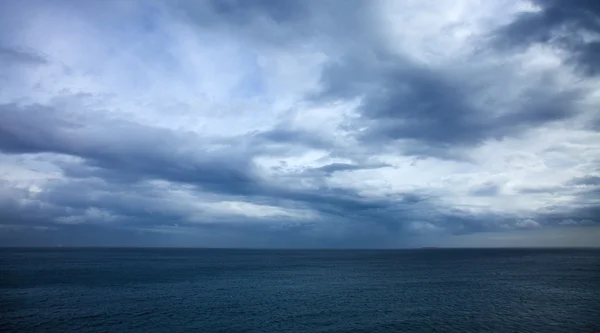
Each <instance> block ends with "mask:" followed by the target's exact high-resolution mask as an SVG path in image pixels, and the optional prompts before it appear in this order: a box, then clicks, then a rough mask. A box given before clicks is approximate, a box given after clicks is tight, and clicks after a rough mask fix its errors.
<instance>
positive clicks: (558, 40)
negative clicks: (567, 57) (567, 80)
mask: <svg viewBox="0 0 600 333" xmlns="http://www.w3.org/2000/svg"><path fill="white" fill-rule="evenodd" d="M534 3H535V4H536V5H538V6H540V7H541V10H540V11H539V12H533V13H526V14H523V15H521V17H519V18H518V19H517V20H516V21H515V22H513V23H512V24H510V25H509V26H507V27H503V28H502V29H501V31H500V32H499V34H498V35H496V36H495V40H496V43H497V44H498V45H500V46H502V47H507V46H508V47H513V46H522V45H529V44H532V43H552V44H554V45H556V46H558V47H561V48H562V49H564V50H567V51H568V52H570V53H571V61H572V62H573V63H575V64H576V65H577V66H579V67H580V68H581V69H582V71H583V73H586V74H588V75H597V74H600V72H599V70H598V68H600V42H598V41H597V40H593V39H591V40H590V39H587V38H585V37H584V34H585V33H592V34H596V35H597V36H598V34H600V21H599V20H598V18H599V17H600V4H599V3H598V1H595V0H576V1H560V0H535V1H534Z"/></svg>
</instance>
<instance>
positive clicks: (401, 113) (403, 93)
mask: <svg viewBox="0 0 600 333" xmlns="http://www.w3.org/2000/svg"><path fill="white" fill-rule="evenodd" d="M322 83H323V87H324V88H323V91H322V92H321V94H320V96H319V97H318V100H323V99H325V100H327V99H338V98H349V97H350V96H363V101H362V105H361V106H360V111H361V118H360V119H359V121H358V122H357V123H356V126H357V127H363V126H365V125H367V129H366V130H365V131H364V132H362V133H361V137H362V139H363V140H364V141H365V142H368V143H372V144H380V143H387V142H390V141H393V140H397V139H405V140H412V141H414V142H416V143H417V144H416V146H420V147H421V148H418V149H415V148H414V147H413V148H412V149H408V150H407V151H405V153H412V152H414V153H415V154H416V155H422V154H426V153H431V154H434V156H437V157H442V158H443V157H446V156H447V154H448V149H447V148H451V147H453V146H457V147H460V146H466V147H469V146H475V145H478V144H480V143H482V142H483V141H485V140H487V139H502V138H504V137H506V136H510V135H514V134H518V133H520V132H522V131H524V130H527V129H530V128H532V127H536V126H541V125H544V124H546V123H551V122H555V121H559V120H563V119H566V118H570V117H573V116H575V115H576V114H577V113H578V110H577V108H576V106H575V102H577V101H578V100H579V99H580V97H581V95H582V93H583V92H581V91H578V90H564V91H560V90H558V89H554V85H553V83H552V81H551V80H550V81H548V82H546V85H545V86H544V87H539V88H537V89H530V90H529V91H524V96H523V97H522V99H521V102H520V103H519V105H517V109H515V110H511V112H508V113H505V114H501V115H492V114H490V113H489V111H487V110H482V109H481V108H480V107H477V106H475V105H474V104H473V101H472V100H471V98H472V97H473V96H476V95H477V93H478V91H480V93H481V94H483V93H485V92H484V91H483V88H485V87H477V86H473V84H472V83H471V82H469V81H464V80H460V79H457V78H452V77H449V76H448V75H446V74H444V73H441V72H436V71H434V70H431V69H428V68H425V67H422V66H420V65H416V64H413V63H411V62H410V61H408V60H406V59H402V58H400V57H398V56H396V55H390V54H385V53H382V54H380V55H378V56H376V57H373V56H372V55H371V54H365V55H364V56H363V57H360V56H359V55H357V54H355V55H353V56H352V57H349V58H345V59H343V60H342V61H338V62H336V63H334V64H331V65H330V67H329V68H328V69H326V70H325V72H324V73H323V77H322ZM436 148H438V149H436ZM439 148H443V149H442V150H441V151H440V150H439ZM439 153H441V154H439Z"/></svg>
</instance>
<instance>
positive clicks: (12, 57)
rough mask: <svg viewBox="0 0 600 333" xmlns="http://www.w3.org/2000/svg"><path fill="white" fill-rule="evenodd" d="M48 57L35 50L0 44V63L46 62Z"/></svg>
mask: <svg viewBox="0 0 600 333" xmlns="http://www.w3.org/2000/svg"><path fill="white" fill-rule="evenodd" d="M47 62H48V60H47V59H46V57H44V56H42V55H40V54H38V53H37V52H34V51H27V50H21V49H15V48H10V47H6V46H2V45H0V64H2V65H3V66H10V65H12V64H14V63H26V64H45V63H47Z"/></svg>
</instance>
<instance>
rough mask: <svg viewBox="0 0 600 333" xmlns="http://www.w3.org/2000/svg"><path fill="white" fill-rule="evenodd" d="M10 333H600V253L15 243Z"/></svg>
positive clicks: (3, 313) (8, 257)
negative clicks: (47, 246)
mask: <svg viewBox="0 0 600 333" xmlns="http://www.w3.org/2000/svg"><path fill="white" fill-rule="evenodd" d="M0 332H544V333H549V332H600V250H592V249H590V250H583V249H582V250H563V249H560V250H558V249H485V250H484V249H468V250H467V249H429V250H425V249H423V250H389V251H388V250H373V251H371V250H211V249H118V248H114V249H112V248H73V249H67V248H52V249H23V248H21V249H8V248H6V249H0Z"/></svg>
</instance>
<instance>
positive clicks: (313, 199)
mask: <svg viewBox="0 0 600 333" xmlns="http://www.w3.org/2000/svg"><path fill="white" fill-rule="evenodd" d="M342 2H343V3H342ZM0 13H1V14H0V22H2V23H0V181H1V183H2V187H1V188H0V242H2V244H4V245H58V244H65V245H131V246H210V247H213V246H214V247H353V248H355V247H413V246H427V245H438V246H552V245H560V246H581V245H584V246H597V245H600V243H598V239H600V237H596V236H598V235H600V232H599V231H600V224H599V222H600V181H599V179H600V146H599V145H598V143H600V133H599V131H600V113H599V112H598V110H599V109H600V72H598V70H597V68H600V57H599V55H600V53H598V50H600V49H599V48H598V45H600V44H599V43H600V23H599V22H600V7H599V6H598V5H597V4H596V1H576V2H573V3H568V4H567V3H564V2H563V1H516V2H515V1H512V0H511V1H508V0H507V1H503V0H495V1H486V2H482V1H475V0H456V1H354V0H353V1H334V0H329V1H316V0H308V1H268V0H251V1H234V0H218V1H217V0H215V1H187V0H180V1H158V0H157V1H103V2H97V1H80V2H73V1H54V2H51V3H50V2H46V1H36V0H28V1H22V2H2V3H1V4H0Z"/></svg>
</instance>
